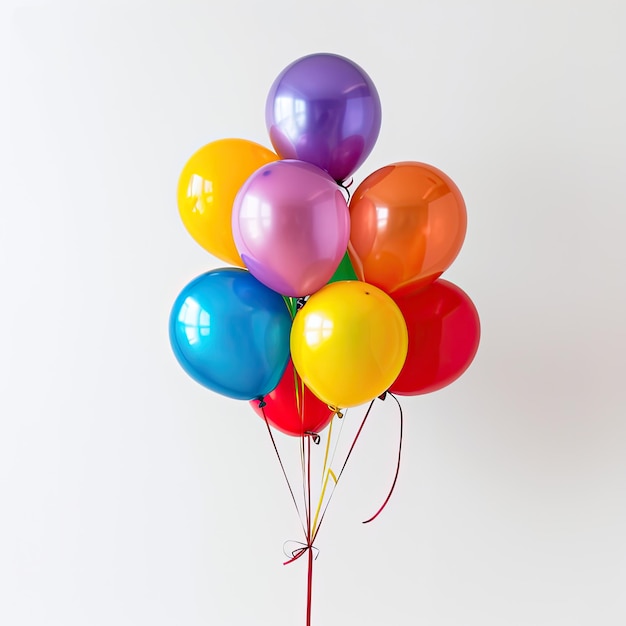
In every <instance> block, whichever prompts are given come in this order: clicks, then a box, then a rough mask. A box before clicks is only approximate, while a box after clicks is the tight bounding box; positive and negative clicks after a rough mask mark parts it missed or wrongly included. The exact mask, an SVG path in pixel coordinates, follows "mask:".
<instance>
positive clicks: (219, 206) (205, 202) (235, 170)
mask: <svg viewBox="0 0 626 626" xmlns="http://www.w3.org/2000/svg"><path fill="white" fill-rule="evenodd" d="M278 160H279V157H278V155H277V154H275V153H274V152H272V151H271V150H268V149H267V148H264V147H263V146H261V145H259V144H257V143H254V142H253V141H248V140H247V139H218V140H217V141H213V142H211V143H209V144H207V145H206V146H204V147H202V148H200V150H198V151H197V152H196V153H195V154H193V156H192V157H191V158H190V159H189V161H187V163H186V165H185V167H184V168H183V171H182V172H181V175H180V178H179V179H178V210H179V212H180V216H181V218H182V220H183V224H184V225H185V228H186V229H187V231H188V232H189V234H190V235H191V236H192V237H193V238H194V239H195V240H196V241H197V242H198V243H199V244H200V245H201V246H202V247H203V248H204V249H205V250H207V251H208V252H210V253H211V254H213V255H214V256H216V257H218V258H220V259H222V260H223V261H226V262H227V263H230V264H231V265H237V266H239V267H244V263H243V261H242V260H241V257H240V256H239V252H237V248H236V247H235V242H234V240H233V231H232V226H231V220H232V211H233V203H234V201H235V196H236V195H237V192H238V191H239V189H241V187H242V186H243V184H244V183H245V182H246V180H247V179H248V178H249V177H250V176H251V175H252V174H253V173H254V172H256V170H258V169H259V168H260V167H262V166H263V165H266V164H267V163H271V162H272V161H278Z"/></svg>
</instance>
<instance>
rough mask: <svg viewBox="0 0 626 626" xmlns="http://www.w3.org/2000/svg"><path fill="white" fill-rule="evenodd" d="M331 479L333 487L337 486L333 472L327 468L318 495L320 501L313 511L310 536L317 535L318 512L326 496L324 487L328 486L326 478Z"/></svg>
mask: <svg viewBox="0 0 626 626" xmlns="http://www.w3.org/2000/svg"><path fill="white" fill-rule="evenodd" d="M329 477H330V478H332V479H333V480H334V481H335V485H336V484H337V477H336V476H335V472H333V470H331V469H330V467H329V468H328V472H327V473H326V478H325V479H324V486H323V487H322V493H321V494H320V500H319V502H318V503H317V509H316V511H315V517H314V518H313V527H312V531H311V536H312V537H313V536H315V534H316V533H317V518H318V517H319V514H320V511H321V509H322V502H323V501H324V495H325V494H326V486H327V485H328V478H329Z"/></svg>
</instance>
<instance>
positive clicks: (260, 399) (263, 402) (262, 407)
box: [259, 398, 267, 409]
mask: <svg viewBox="0 0 626 626" xmlns="http://www.w3.org/2000/svg"><path fill="white" fill-rule="evenodd" d="M266 406H267V402H265V400H263V398H259V408H260V409H264V408H265V407H266Z"/></svg>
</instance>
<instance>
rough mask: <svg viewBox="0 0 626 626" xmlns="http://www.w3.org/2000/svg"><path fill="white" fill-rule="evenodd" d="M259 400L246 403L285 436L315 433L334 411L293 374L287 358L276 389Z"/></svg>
mask: <svg viewBox="0 0 626 626" xmlns="http://www.w3.org/2000/svg"><path fill="white" fill-rule="evenodd" d="M263 401H264V402H265V406H264V407H263V408H262V409H261V407H260V406H259V404H260V403H259V400H251V401H250V406H252V408H253V409H254V410H255V412H256V413H257V414H258V415H260V416H261V417H263V412H265V417H267V421H268V422H269V423H270V426H274V427H275V428H277V429H278V430H280V431H282V432H283V433H285V434H287V435H293V436H294V437H301V436H302V435H303V434H304V433H307V432H308V433H319V432H320V431H322V430H324V428H326V426H328V424H329V423H330V420H331V419H332V418H333V415H334V412H333V411H332V409H330V408H329V407H328V405H327V404H325V403H324V402H322V401H321V400H320V399H319V398H318V397H317V396H316V395H314V394H313V392H312V391H311V390H310V389H309V388H308V387H306V386H305V384H304V383H303V382H302V379H301V378H300V376H298V374H297V373H296V370H295V369H294V367H293V363H292V362H291V359H289V363H288V364H287V368H286V369H285V373H284V374H283V377H282V378H281V379H280V382H279V383H278V385H277V386H276V388H275V389H274V390H273V391H271V392H270V393H268V394H267V395H265V396H264V397H263Z"/></svg>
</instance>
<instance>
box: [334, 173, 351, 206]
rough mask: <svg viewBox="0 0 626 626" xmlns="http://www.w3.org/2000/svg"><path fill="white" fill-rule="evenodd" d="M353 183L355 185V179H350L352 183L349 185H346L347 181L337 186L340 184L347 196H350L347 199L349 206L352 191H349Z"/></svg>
mask: <svg viewBox="0 0 626 626" xmlns="http://www.w3.org/2000/svg"><path fill="white" fill-rule="evenodd" d="M352 183H354V178H351V179H350V182H349V183H347V184H346V182H345V181H343V182H340V183H337V184H338V185H339V186H340V187H341V188H342V189H343V190H344V191H345V192H346V195H347V196H348V197H347V198H346V204H347V203H348V202H350V189H349V187H351V186H352Z"/></svg>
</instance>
